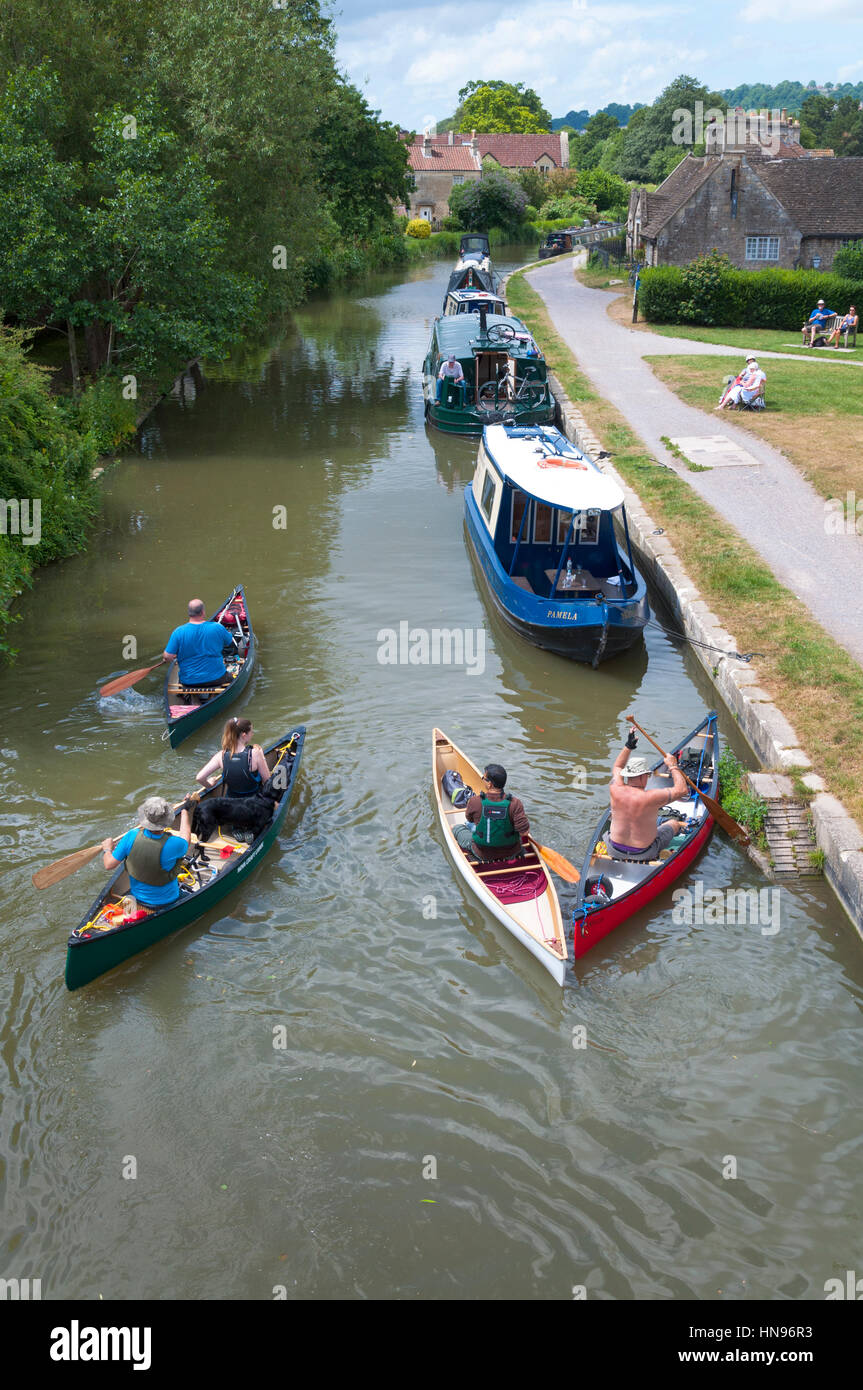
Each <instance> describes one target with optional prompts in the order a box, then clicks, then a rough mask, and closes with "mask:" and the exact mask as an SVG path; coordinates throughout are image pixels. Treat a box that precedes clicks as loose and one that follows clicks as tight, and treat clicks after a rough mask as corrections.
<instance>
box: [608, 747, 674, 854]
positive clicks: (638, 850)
mask: <svg viewBox="0 0 863 1390" xmlns="http://www.w3.org/2000/svg"><path fill="white" fill-rule="evenodd" d="M637 744H638V739H637V738H636V736H635V730H634V729H631V730H630V732H629V737H628V738H627V740H626V744H625V746H624V747H623V748H622V749H621V751H620V752H619V753H618V755H617V758H616V759H615V763H614V768H613V769H612V773H611V785H610V787H609V796H610V798H611V827H610V830H609V833H608V852H609V854H610V855H611V857H612V859H638V860H641V861H646V860H649V859H658V858H659V852H660V850H663V849H667V848H668V846H669V845H670V843H671V841H672V840H673V839H674V837H675V835H677V834H678V833H679V831H681V830H685V829H686V821H683V820H675V819H672V820H667V821H664V822H663V824H662V825H657V822H656V817H657V813H658V811H659V809H660V807H662V806H665V805H666V804H667V802H669V801H674V800H676V799H677V798H678V797H681V796H685V795H686V793H687V786H686V778H685V777H684V775H683V773H682V772H681V771H680V768H679V767H678V765H677V759H676V758H675V757H674V756H673V754H671V753H668V754H667V755H666V758H665V766H666V767H667V768H668V770H669V772H670V773H671V777H672V786H671V791H670V792H669V791H668V789H667V788H665V789H663V788H661V787H659V788H656V789H654V790H651V791H648V790H647V782H648V778H649V777H650V768H649V767H648V765H647V762H646V761H645V759H644V758H632V759H630V753H631V752H632V750H633V749H634V748H635V747H636V745H637Z"/></svg>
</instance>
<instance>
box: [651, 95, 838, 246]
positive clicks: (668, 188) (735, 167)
mask: <svg viewBox="0 0 863 1390" xmlns="http://www.w3.org/2000/svg"><path fill="white" fill-rule="evenodd" d="M783 117H784V112H783ZM705 148H706V150H707V153H706V154H704V155H702V156H700V157H699V156H694V155H687V156H686V158H685V159H684V160H682V161H681V163H680V164H678V165H677V167H676V168H675V169H673V170H672V172H671V173H670V174H669V175H668V178H666V179H665V181H664V182H663V183H661V184H660V185H659V187H658V188H657V189H656V191H655V192H652V193H651V192H648V191H647V189H645V188H635V189H633V190H632V194H631V195H630V200H629V215H628V218H627V228H626V241H627V251H628V252H629V253H630V254H631V255H635V254H638V253H639V250H640V249H641V248H643V257H642V258H643V260H644V262H645V264H646V265H686V264H687V262H689V261H691V260H692V259H693V257H694V256H698V255H700V254H702V253H704V252H706V251H710V250H712V249H713V248H715V249H716V250H717V251H719V252H721V253H724V254H726V255H727V256H728V258H729V260H730V261H731V263H732V265H735V266H738V267H739V268H740V269H741V270H758V269H762V268H764V267H766V266H781V267H783V268H785V269H795V268H805V269H812V268H814V269H822V270H829V269H830V267H831V266H832V264H833V257H834V255H835V254H836V251H837V250H838V249H839V247H840V246H842V245H843V244H844V243H845V242H847V241H852V240H857V239H859V238H861V237H863V158H847V159H836V158H834V157H833V153H832V151H831V150H805V149H803V148H802V146H801V145H800V142H799V126H798V125H797V123H796V122H789V121H787V120H783V123H782V125H781V128H780V138H779V139H778V141H772V142H771V143H770V144H769V145H768V144H767V143H766V142H765V141H763V140H760V139H759V138H758V137H757V135H753V134H750V133H749V132H747V134H746V135H745V136H744V137H743V138H741V139H736V138H734V135H733V129H732V136H731V137H729V134H728V131H727V129H722V128H720V129H719V130H716V129H713V130H711V128H708V131H707V132H706V140H705Z"/></svg>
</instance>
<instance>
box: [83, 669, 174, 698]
mask: <svg viewBox="0 0 863 1390" xmlns="http://www.w3.org/2000/svg"><path fill="white" fill-rule="evenodd" d="M161 665H162V663H161V661H157V662H156V664H155V666H142V667H141V669H140V671H129V672H128V674H127V675H125V676H120V678H119V680H115V681H109V682H108V684H107V685H103V686H102V688H101V690H100V691H99V694H100V695H119V694H120V691H121V690H128V689H129V687H130V686H132V685H137V684H138V681H142V680H143V679H144V677H145V676H149V674H150V672H151V671H155V669H156V666H161Z"/></svg>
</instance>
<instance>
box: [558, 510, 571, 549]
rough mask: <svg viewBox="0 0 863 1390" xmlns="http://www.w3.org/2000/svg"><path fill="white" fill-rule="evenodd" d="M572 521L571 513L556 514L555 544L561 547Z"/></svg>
mask: <svg viewBox="0 0 863 1390" xmlns="http://www.w3.org/2000/svg"><path fill="white" fill-rule="evenodd" d="M571 521H572V512H558V514H557V543H558V545H563V543H564V541H565V540H566V537H567V535H568V533H569V523H570V522H571Z"/></svg>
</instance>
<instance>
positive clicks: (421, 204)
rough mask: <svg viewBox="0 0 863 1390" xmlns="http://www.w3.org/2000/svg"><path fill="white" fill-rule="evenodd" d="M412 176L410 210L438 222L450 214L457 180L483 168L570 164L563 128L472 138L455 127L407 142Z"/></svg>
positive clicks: (510, 169)
mask: <svg viewBox="0 0 863 1390" xmlns="http://www.w3.org/2000/svg"><path fill="white" fill-rule="evenodd" d="M408 155H409V160H410V169H411V173H412V175H413V179H414V189H413V192H412V194H411V201H410V208H407V209H406V211H407V212H409V214H410V216H411V217H424V218H425V219H426V221H427V222H430V223H431V224H432V226H434V227H437V226H440V223H441V221H442V220H443V218H444V217H446V216H447V215H448V213H449V195H450V192H451V191H452V189H453V187H454V186H455V185H456V184H461V183H464V182H465V181H469V180H471V179H480V178H482V175H483V171H487V170H489V169H504V170H506V171H507V172H510V173H512V172H516V171H518V170H521V169H539V170H540V171H541V172H542V173H545V174H547V173H550V172H551V170H552V169H566V168H568V167H569V136H568V134H567V133H566V131H563V132H561V131H552V132H550V133H549V134H546V135H478V134H477V133H476V131H473V132H472V134H471V136H470V138H468V136H467V135H464V134H459V133H457V132H455V131H452V130H450V131H448V132H447V133H446V134H445V135H429V134H426V135H418V136H416V138H415V139H414V140H413V141H412V142H411V144H410V145H409V146H408Z"/></svg>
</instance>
